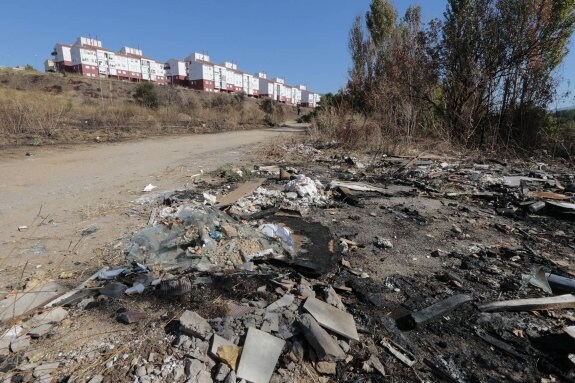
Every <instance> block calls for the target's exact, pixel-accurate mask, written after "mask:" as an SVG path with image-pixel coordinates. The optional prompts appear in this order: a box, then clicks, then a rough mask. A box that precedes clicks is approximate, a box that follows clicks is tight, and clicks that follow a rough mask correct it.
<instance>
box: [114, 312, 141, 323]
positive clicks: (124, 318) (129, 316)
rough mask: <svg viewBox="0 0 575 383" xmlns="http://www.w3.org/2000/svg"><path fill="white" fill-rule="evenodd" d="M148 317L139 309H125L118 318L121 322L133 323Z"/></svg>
mask: <svg viewBox="0 0 575 383" xmlns="http://www.w3.org/2000/svg"><path fill="white" fill-rule="evenodd" d="M146 317H147V315H146V313H142V312H139V311H124V312H123V313H120V314H118V316H117V317H116V319H117V320H118V322H120V323H124V324H132V323H136V322H138V321H141V320H143V319H146Z"/></svg>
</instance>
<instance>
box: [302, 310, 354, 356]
mask: <svg viewBox="0 0 575 383" xmlns="http://www.w3.org/2000/svg"><path fill="white" fill-rule="evenodd" d="M300 324H301V327H302V329H303V333H304V336H305V339H306V340H307V342H308V343H309V344H310V345H311V346H312V347H313V349H314V351H315V353H316V354H317V357H318V359H319V360H324V361H337V360H343V359H345V352H343V350H342V349H341V347H340V346H339V345H338V344H337V341H336V340H335V339H333V338H332V337H331V335H329V334H328V332H327V331H325V330H324V329H323V328H322V327H321V326H320V325H319V323H317V321H316V320H315V319H314V318H313V317H312V316H311V315H310V314H303V315H302V316H301V317H300Z"/></svg>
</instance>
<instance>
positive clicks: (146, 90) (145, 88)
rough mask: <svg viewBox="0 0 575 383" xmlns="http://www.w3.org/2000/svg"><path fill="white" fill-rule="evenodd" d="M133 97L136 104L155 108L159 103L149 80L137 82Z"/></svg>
mask: <svg viewBox="0 0 575 383" xmlns="http://www.w3.org/2000/svg"><path fill="white" fill-rule="evenodd" d="M133 97H134V100H136V102H137V103H138V104H140V105H142V106H145V107H147V108H152V109H156V108H157V107H158V106H159V105H160V102H159V99H158V94H157V92H156V88H155V86H154V84H152V83H151V82H143V83H140V84H138V86H136V90H135V91H134V96H133Z"/></svg>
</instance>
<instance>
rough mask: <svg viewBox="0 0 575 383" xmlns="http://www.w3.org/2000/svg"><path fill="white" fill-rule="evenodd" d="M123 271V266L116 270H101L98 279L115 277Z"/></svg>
mask: <svg viewBox="0 0 575 383" xmlns="http://www.w3.org/2000/svg"><path fill="white" fill-rule="evenodd" d="M123 271H124V269H123V268H121V269H114V270H101V271H100V272H99V273H98V279H114V278H116V277H117V276H118V275H120V274H122V272H123Z"/></svg>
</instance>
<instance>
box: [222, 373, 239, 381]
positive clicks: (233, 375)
mask: <svg viewBox="0 0 575 383" xmlns="http://www.w3.org/2000/svg"><path fill="white" fill-rule="evenodd" d="M237 380H238V378H237V377H236V372H235V371H234V370H231V371H230V373H229V374H228V376H227V377H226V380H224V383H236V382H237Z"/></svg>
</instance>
